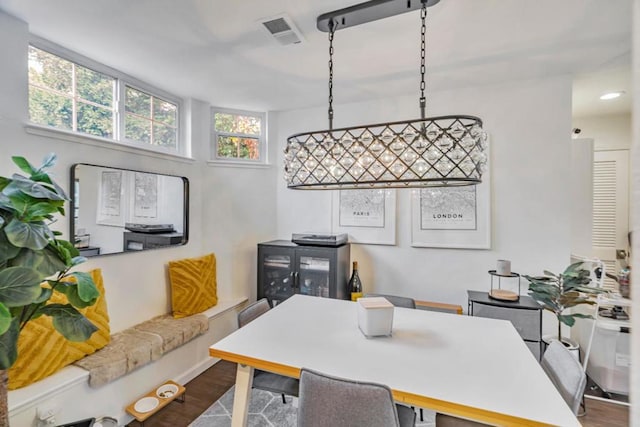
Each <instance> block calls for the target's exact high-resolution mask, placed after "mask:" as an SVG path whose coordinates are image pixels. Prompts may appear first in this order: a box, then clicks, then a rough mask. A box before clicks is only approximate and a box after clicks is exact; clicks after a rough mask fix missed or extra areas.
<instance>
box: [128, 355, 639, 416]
mask: <svg viewBox="0 0 640 427" xmlns="http://www.w3.org/2000/svg"><path fill="white" fill-rule="evenodd" d="M235 378H236V365H235V363H230V362H225V361H224V360H223V361H220V362H218V363H216V364H215V365H214V366H213V367H211V368H209V369H208V370H206V371H205V372H203V373H202V374H201V375H200V376H198V377H196V378H194V379H193V380H192V381H191V382H189V383H188V384H187V385H186V387H187V398H186V401H185V403H182V404H180V403H177V402H172V403H171V404H169V405H167V407H166V408H164V409H162V410H161V411H160V412H158V413H157V414H155V415H154V416H152V417H151V418H149V419H148V420H147V421H145V423H144V425H145V427H186V426H187V425H189V423H190V422H192V421H193V420H195V419H196V418H198V415H200V414H201V413H202V412H204V411H205V409H207V408H208V407H209V406H210V405H211V404H212V403H213V402H215V401H216V400H218V398H220V396H222V395H223V394H224V393H225V392H226V391H227V390H228V389H229V388H230V387H231V386H232V385H233V384H234V382H235ZM586 405H587V413H586V415H584V416H582V417H580V418H579V420H580V422H581V423H582V425H583V426H584V427H627V426H628V425H629V409H628V407H626V406H622V405H618V404H615V403H609V402H602V401H598V400H593V399H586ZM138 425H139V424H138V423H137V422H136V421H132V422H131V423H130V424H129V426H131V427H137V426H138Z"/></svg>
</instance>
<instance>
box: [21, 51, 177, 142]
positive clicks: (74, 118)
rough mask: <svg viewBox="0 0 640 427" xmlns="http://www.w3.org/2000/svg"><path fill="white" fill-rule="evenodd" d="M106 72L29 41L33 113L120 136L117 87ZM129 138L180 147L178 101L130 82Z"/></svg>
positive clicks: (36, 119) (38, 119) (53, 122)
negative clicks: (117, 121)
mask: <svg viewBox="0 0 640 427" xmlns="http://www.w3.org/2000/svg"><path fill="white" fill-rule="evenodd" d="M117 83H118V81H117V80H116V79H115V78H113V77H110V76H108V75H105V74H102V73H99V72H97V71H94V70H91V69H89V68H86V67H83V66H81V65H78V64H75V63H73V62H71V61H68V60H66V59H63V58H60V57H58V56H56V55H54V54H51V53H49V52H46V51H44V50H41V49H38V48H36V47H33V46H29V117H30V120H31V122H33V123H36V124H40V125H45V126H51V127H54V128H57V129H64V130H70V131H77V132H82V133H86V134H90V135H96V136H100V137H104V138H111V139H118V137H117V135H116V133H115V129H116V108H115V104H116V96H115V94H116V87H117ZM124 106H125V108H124V112H123V114H122V116H121V117H122V119H123V122H124V135H123V137H124V138H125V139H128V140H131V141H136V142H142V143H145V144H150V145H155V146H161V147H167V148H170V149H174V150H175V149H177V147H178V106H177V105H176V104H175V103H172V102H169V101H167V100H164V99H161V98H158V97H156V96H153V95H150V94H148V93H145V92H142V91H140V90H137V89H134V88H132V87H129V86H126V89H125V99H124Z"/></svg>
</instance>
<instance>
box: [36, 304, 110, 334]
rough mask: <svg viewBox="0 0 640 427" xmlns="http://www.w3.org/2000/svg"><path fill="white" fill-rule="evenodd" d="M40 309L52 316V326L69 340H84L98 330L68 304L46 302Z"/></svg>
mask: <svg viewBox="0 0 640 427" xmlns="http://www.w3.org/2000/svg"><path fill="white" fill-rule="evenodd" d="M40 311H41V312H42V314H46V315H48V316H51V317H52V318H53V327H54V328H56V330H57V331H58V332H60V334H62V336H63V337H65V338H66V339H68V340H69V341H86V340H88V339H89V337H91V334H93V333H94V332H95V331H97V330H98V328H97V327H95V325H94V324H93V323H91V322H90V321H89V320H87V318H86V317H84V316H83V315H82V313H80V312H79V311H78V310H76V309H75V308H74V307H73V306H72V305H70V304H48V305H45V306H44V307H42V308H41V309H40Z"/></svg>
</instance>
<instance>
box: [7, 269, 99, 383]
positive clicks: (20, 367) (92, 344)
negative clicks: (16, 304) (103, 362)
mask: <svg viewBox="0 0 640 427" xmlns="http://www.w3.org/2000/svg"><path fill="white" fill-rule="evenodd" d="M90 274H91V277H92V278H93V282H94V283H95V284H96V287H97V288H98V291H99V292H100V296H99V297H98V300H97V301H96V303H95V304H94V305H92V306H90V307H87V308H84V309H82V310H80V312H81V313H82V314H84V315H85V317H86V318H87V319H89V321H90V322H91V323H93V324H94V325H95V326H96V327H97V328H98V330H97V331H96V332H94V333H93V334H92V335H91V338H89V339H88V340H87V341H84V342H71V341H67V340H66V339H65V338H64V337H63V336H62V335H60V334H59V333H58V331H56V330H55V329H54V327H53V325H52V321H51V317H49V316H41V317H39V318H37V319H35V320H32V321H30V322H29V323H27V325H26V326H25V327H24V329H23V330H22V331H21V332H20V337H19V339H18V359H17V360H16V363H15V364H14V365H13V366H12V367H11V368H10V369H9V373H8V374H9V390H14V389H17V388H20V387H24V386H27V385H29V384H31V383H34V382H36V381H39V380H41V379H42V378H45V377H48V376H49V375H51V374H53V373H55V372H57V371H58V370H60V369H62V368H64V367H65V366H67V365H69V364H70V363H73V362H75V361H76V360H79V359H82V358H83V357H84V356H86V355H88V354H91V353H94V352H95V351H96V350H99V349H101V348H102V347H104V346H105V345H107V344H108V343H109V341H110V340H111V331H110V329H109V313H108V312H107V300H106V299H105V294H104V284H103V281H102V272H101V271H100V269H95V270H92V271H91V272H90ZM50 302H51V303H56V304H66V303H67V302H68V301H67V297H66V296H64V295H63V294H61V293H59V292H54V294H53V295H52V296H51V299H50Z"/></svg>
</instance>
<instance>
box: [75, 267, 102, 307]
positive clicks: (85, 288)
mask: <svg viewBox="0 0 640 427" xmlns="http://www.w3.org/2000/svg"><path fill="white" fill-rule="evenodd" d="M70 276H72V277H75V278H76V281H77V282H78V296H79V297H80V299H82V301H85V302H88V301H91V300H94V301H95V300H96V299H97V298H98V297H99V296H100V292H98V288H96V285H95V283H93V279H92V278H91V275H90V274H89V273H84V272H82V271H76V272H73V273H71V274H70Z"/></svg>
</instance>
